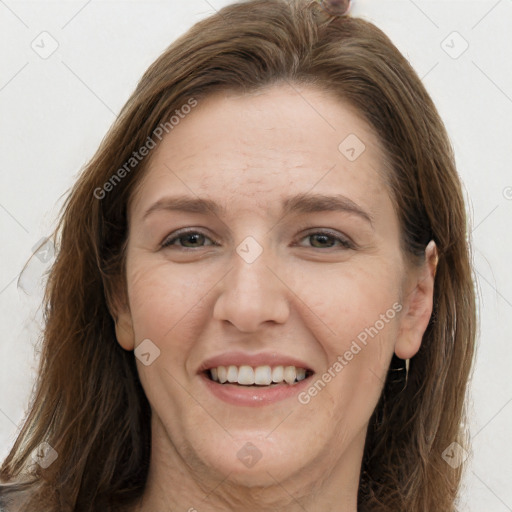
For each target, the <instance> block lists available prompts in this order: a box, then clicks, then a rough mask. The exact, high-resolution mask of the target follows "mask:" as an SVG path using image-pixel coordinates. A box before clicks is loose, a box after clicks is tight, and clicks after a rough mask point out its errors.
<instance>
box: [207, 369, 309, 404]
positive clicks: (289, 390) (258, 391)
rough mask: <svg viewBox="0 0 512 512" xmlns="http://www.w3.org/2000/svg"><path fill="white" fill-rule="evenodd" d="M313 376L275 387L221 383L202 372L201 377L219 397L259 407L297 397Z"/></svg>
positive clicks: (233, 402)
mask: <svg viewBox="0 0 512 512" xmlns="http://www.w3.org/2000/svg"><path fill="white" fill-rule="evenodd" d="M311 377H313V375H310V376H309V377H308V378H306V379H303V380H301V381H299V382H297V383H296V384H286V383H284V384H279V385H277V386H273V387H266V386H262V387H259V386H258V387H256V386H239V385H236V384H234V385H232V384H220V383H218V382H215V381H213V380H211V379H209V378H208V377H207V376H206V374H204V373H202V374H201V378H202V379H203V381H204V383H205V384H206V387H207V389H208V390H209V391H210V392H211V393H212V394H213V395H214V396H216V397H217V398H219V399H220V400H223V401H224V402H227V403H228V404H232V405H242V406H249V407H258V406H262V405H269V404H273V403H275V402H279V401H281V400H285V399H286V398H292V397H296V396H297V394H298V393H300V392H301V391H303V390H304V389H305V388H307V387H308V386H309V385H310V382H311Z"/></svg>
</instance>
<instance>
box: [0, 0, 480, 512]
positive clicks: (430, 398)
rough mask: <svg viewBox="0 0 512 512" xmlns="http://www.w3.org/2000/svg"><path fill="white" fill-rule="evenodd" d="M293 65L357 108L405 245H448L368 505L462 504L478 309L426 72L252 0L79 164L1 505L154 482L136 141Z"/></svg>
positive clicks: (85, 499) (389, 385)
mask: <svg viewBox="0 0 512 512" xmlns="http://www.w3.org/2000/svg"><path fill="white" fill-rule="evenodd" d="M282 82H287V83H290V84H309V85H313V86H316V87H318V88H322V89H323V90H326V91H330V92H332V93H333V94H335V95H336V97H337V98H339V99H340V100H341V101H344V102H345V103H348V104H350V105H351V106H352V107H354V108H355V109H356V110H357V112H358V113H359V115H360V116H361V117H362V118H363V119H364V120H365V121H366V122H367V123H368V124H369V125H370V127H372V128H373V129H374V130H375V133H376V134H377V135H378V138H379V139H380V142H381V145H382V147H383V149H384V151H385V155H386V162H385V166H386V169H387V178H388V182H389V187H388V188H389V194H390V196H391V197H392V200H393V203H394V206H395V210H396V213H397V216H398V219H399V222H400V227H401V248H402V250H403V251H404V254H406V255H407V257H408V258H410V260H411V261H414V262H416V264H420V263H421V262H422V261H423V260H422V258H423V255H424V250H425V246H426V244H427V243H428V241H429V240H431V239H433V240H434V241H435V242H436V245H437V248H438V254H439V262H438V266H437V272H436V275H435V283H434V299H433V303H434V304H433V314H432V316H431V319H430V322H429V324H428V327H427V329H426V332H425V334H424V336H423V342H422V345H421V348H420V350H419V352H418V353H417V354H416V355H415V356H414V357H413V358H411V360H410V367H409V376H408V380H407V384H406V385H405V381H404V379H403V378H397V375H404V374H405V371H396V370H397V369H400V368H402V369H403V367H402V366H401V364H402V363H403V361H401V360H399V359H397V358H396V356H393V359H392V361H391V364H390V368H389V371H388V375H387V380H386V383H385V385H384V388H383V392H382V395H381V398H380V400H379V403H378V405H377V407H376V409H375V411H374V413H373V415H372V417H371V419H370V423H369V427H368V432H367V438H366V443H365V448H364V455H363V461H362V468H361V474H360V486H359V494H358V507H359V510H360V511H362V512H372V511H379V512H432V511H434V510H435V511H436V512H452V511H455V510H457V508H456V506H457V505H456V503H457V494H458V491H459V486H460V481H461V477H462V474H463V468H464V464H460V465H458V466H457V465H456V466H457V467H455V468H453V467H452V466H453V465H455V464H452V465H450V464H448V463H447V462H445V460H444V458H443V452H444V451H445V450H446V449H447V447H448V446H450V445H451V444H452V443H454V442H457V443H459V444H460V445H461V446H462V447H467V443H468V439H469V437H468V432H467V426H466V422H465V415H466V390H467V382H468V378H469V376H470V373H471V369H472V362H473V356H474V350H475V336H476V333H475V331H476V311H475V294H474V285H473V275H472V268H471V264H470V260H471V253H470V251H471V248H470V243H469V241H468V238H467V237H468V232H469V229H468V226H467V219H466V212H465V204H464V198H463V194H462V190H461V183H460V180H459V177H458V174H457V171H456V167H455V161H454V154H453V149H452V147H451V144H450V141H449V138H448V135H447V132H446V130H445V127H444V125H443V122H442V120H441V119H440V117H439V114H438V112H437V110H436V108H435V106H434V104H433V102H432V100H431V98H430V97H429V95H428V93H427V91H426V90H425V88H424V86H423V84H422V83H421V80H420V79H419V78H418V76H417V74H416V73H415V71H414V70H413V68H412V67H411V66H410V64H409V63H408V61H407V60H406V59H405V58H404V56H403V55H401V53H400V52H399V51H398V50H397V48H396V47H395V46H394V45H393V43H392V42H391V41H390V40H389V38H388V37H387V36H386V35H385V34H384V33H383V32H382V31H381V30H380V29H378V28H377V27H376V26H375V25H373V24H372V23H370V22H367V21H365V20H363V19H359V18H354V17H350V16H333V15H330V14H329V13H328V12H327V11H326V10H325V9H323V8H322V5H321V4H320V3H319V2H317V1H313V0H249V1H242V2H238V3H234V4H231V5H228V6H226V7H224V8H223V9H221V10H220V11H219V12H217V13H216V14H214V15H212V16H210V17H208V18H206V19H204V20H202V21H200V22H199V23H197V24H195V25H194V26H193V27H192V28H191V29H190V30H189V31H188V32H186V33H185V34H184V35H182V36H181V37H180V38H179V39H177V40H176V41H175V42H174V43H173V44H171V46H169V47H168V48H167V49H166V50H165V51H164V52H163V54H162V55H161V56H160V57H159V58H158V59H157V60H156V61H155V62H154V63H153V64H152V65H151V66H150V67H149V68H148V70H147V71H146V72H145V74H144V75H143V77H142V79H141V80H140V82H139V84H138V85H137V87H136V90H135V91H134V93H133V94H132V96H131V97H130V99H129V100H128V101H127V103H126V104H125V105H124V107H123V108H122V110H121V112H120V115H119V116H118V118H117V120H116V121H115V122H114V124H113V126H112V127H111V129H110V130H109V131H108V133H107V135H106V136H105V138H104V139H103V141H102V143H101V145H100V147H99V149H98V150H97V152H96V153H95V155H94V156H93V157H92V159H91V160H90V162H89V163H88V164H87V165H86V166H85V168H84V169H83V170H82V172H81V174H80V176H79V178H78V180H77V181H76V183H75V185H74V186H73V187H72V189H71V191H70V194H69V196H68V197H67V199H66V202H65V204H64V206H63V208H62V211H61V213H60V217H59V222H58V224H57V227H56V229H55V231H54V233H53V234H52V237H53V241H54V244H55V247H56V259H55V261H54V263H53V265H52V267H51V269H50V272H49V274H48V281H47V285H46V288H45V295H44V299H43V304H44V309H43V312H44V330H43V334H42V340H41V344H42V347H41V355H40V363H39V365H40V366H39V371H38V378H37V381H36V384H35V388H34V392H33V395H32V399H31V403H30V406H29V409H28V414H27V417H26V418H25V419H24V423H23V427H22V430H21V431H20V433H19V435H18V437H17V439H16V441H15V443H14V445H13V447H12V449H11V450H10V453H9V454H8V456H7V458H6V459H5V461H4V462H3V465H2V466H1V468H0V478H1V479H2V481H3V482H4V483H3V484H2V485H1V486H0V495H1V496H2V498H1V499H2V500H3V503H4V506H5V505H8V504H9V502H10V500H12V503H14V502H18V501H19V500H22V501H23V503H24V504H25V506H24V510H38V511H39V512H57V511H58V512H67V511H70V512H71V511H73V512H78V511H80V512H82V511H83V512H89V511H90V512H92V511H95V510H102V511H110V510H122V508H123V507H124V506H130V505H132V504H134V503H135V502H136V501H137V500H138V499H139V498H140V497H141V496H142V493H143V491H144V487H145V483H146V479H147V474H148V468H149V456H150V445H151V435H150V416H151V410H150V407H149V403H148V401H147V398H146V396H145V394H144V390H143V389H142V386H141V384H140V381H139V378H138V374H137V369H136V365H135V361H134V359H135V358H134V355H133V353H131V352H127V351H125V350H123V349H122V348H121V347H120V346H119V344H118V343H117V340H116V334H115V318H116V311H118V306H119V305H120V304H124V303H126V282H125V253H126V242H127V227H128V226H127V205H128V202H129V200H130V198H131V197H132V195H133V192H134V190H135V187H136V185H137V184H138V183H140V179H141V176H143V174H144V170H145V169H146V168H147V165H148V162H149V161H150V158H151V154H149V155H148V156H147V157H146V158H143V159H140V161H139V160H137V161H136V162H135V161H134V160H133V159H134V157H133V155H134V152H137V151H138V150H139V148H141V147H143V146H144V145H149V141H152V142H154V143H158V142H159V141H158V140H157V139H158V138H157V137H156V136H155V134H158V133H160V132H161V130H162V128H160V132H159V131H158V129H159V127H164V128H165V130H166V131H168V132H170V130H171V129H172V122H171V121H170V119H171V118H172V116H173V115H175V113H176V110H178V111H179V109H182V108H184V107H183V106H184V105H187V104H188V105H191V104H193V102H194V101H197V102H201V100H202V99H204V98H205V97H206V96H208V95H209V94H210V93H213V92H215V91H218V90H222V89H224V90H228V89H229V90H235V91H240V92H250V91H257V90H261V89H263V88H265V87H269V86H272V85H273V84H278V83H282ZM127 162H130V164H129V165H127ZM121 169H124V172H122V171H121ZM42 443H47V445H44V446H50V447H51V448H52V449H53V450H54V451H55V453H56V454H58V457H57V458H56V459H55V460H54V462H53V463H52V464H51V465H50V466H48V467H46V468H43V467H42V466H41V465H38V464H34V460H33V458H32V454H33V451H34V450H37V449H38V447H40V446H41V445H42ZM52 453H53V452H52ZM176 485H179V484H178V483H176Z"/></svg>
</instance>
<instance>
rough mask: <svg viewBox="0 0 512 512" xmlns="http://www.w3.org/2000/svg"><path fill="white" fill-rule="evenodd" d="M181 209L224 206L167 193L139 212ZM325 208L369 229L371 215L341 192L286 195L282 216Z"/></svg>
mask: <svg viewBox="0 0 512 512" xmlns="http://www.w3.org/2000/svg"><path fill="white" fill-rule="evenodd" d="M162 210H163V211H182V212H189V213H200V214H204V215H207V214H214V215H216V216H219V217H220V216H222V215H225V214H226V208H225V207H224V206H223V205H221V204H219V203H216V202H215V201H212V200H211V199H206V198H199V197H190V196H186V195H182V196H173V197H171V196H169V197H163V198H161V199H159V200H158V201H157V202H156V203H154V204H153V205H152V206H150V207H149V208H148V209H147V210H146V212H145V213H144V215H143V220H145V219H146V218H147V217H148V216H149V215H150V214H151V213H153V212H156V211H162ZM326 211H341V212H345V213H348V214H353V215H357V216H359V217H360V218H362V219H364V220H365V221H367V222H368V223H369V224H370V225H371V226H372V228H373V223H374V218H373V216H372V215H370V214H369V213H368V212H367V211H365V210H364V209H363V208H361V207H360V206H359V205H358V204H356V203H355V202H354V201H352V199H349V198H348V197H346V196H344V195H342V194H335V195H322V194H309V193H302V194H297V195H294V196H291V197H287V198H285V199H284V200H283V202H282V216H283V217H284V216H286V215H289V214H290V213H303V214H304V213H317V212H326Z"/></svg>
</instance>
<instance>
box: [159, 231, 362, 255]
mask: <svg viewBox="0 0 512 512" xmlns="http://www.w3.org/2000/svg"><path fill="white" fill-rule="evenodd" d="M300 229H302V228H299V230H300ZM196 234H198V235H203V236H204V237H206V238H208V239H210V240H212V239H211V238H210V237H209V236H208V235H206V233H203V232H202V231H200V230H196V229H189V230H187V231H182V232H178V233H177V234H176V236H174V237H173V238H166V239H165V240H164V242H163V243H162V244H161V248H162V249H165V248H168V247H171V246H172V245H173V243H174V242H175V241H176V240H179V239H180V238H183V237H185V236H187V235H196ZM313 235H321V236H328V237H330V238H332V239H334V240H335V241H337V242H339V243H340V245H341V248H342V249H344V250H347V249H354V248H355V245H354V244H353V243H352V242H351V241H350V240H349V239H348V238H345V237H342V236H339V235H337V234H336V233H334V232H332V231H329V230H321V231H314V232H312V233H308V234H306V235H304V236H303V237H302V238H301V240H303V239H304V238H309V237H311V236H313ZM212 242H213V244H211V245H212V246H214V245H219V244H218V243H216V242H215V241H214V240H212ZM177 247H180V246H177ZM203 247H207V246H203ZM200 248H201V247H199V249H200ZM310 248H311V249H317V250H320V251H322V250H323V249H333V248H334V247H325V248H321V247H320V248H319V247H310ZM195 249H197V248H196V247H183V250H185V251H194V250H195Z"/></svg>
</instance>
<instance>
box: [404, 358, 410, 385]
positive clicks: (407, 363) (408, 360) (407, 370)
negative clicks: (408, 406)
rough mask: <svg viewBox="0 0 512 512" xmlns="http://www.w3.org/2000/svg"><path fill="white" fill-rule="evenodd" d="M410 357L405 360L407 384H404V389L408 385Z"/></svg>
mask: <svg viewBox="0 0 512 512" xmlns="http://www.w3.org/2000/svg"><path fill="white" fill-rule="evenodd" d="M410 361H411V360H410V359H406V360H405V384H404V389H405V387H406V386H407V381H408V380H409V363H410Z"/></svg>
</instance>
